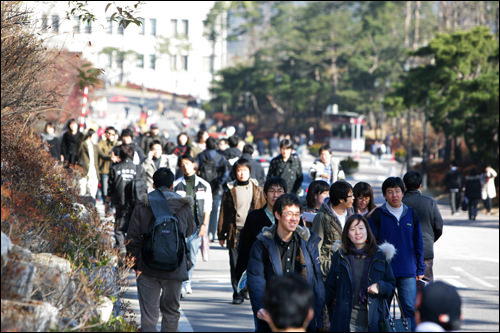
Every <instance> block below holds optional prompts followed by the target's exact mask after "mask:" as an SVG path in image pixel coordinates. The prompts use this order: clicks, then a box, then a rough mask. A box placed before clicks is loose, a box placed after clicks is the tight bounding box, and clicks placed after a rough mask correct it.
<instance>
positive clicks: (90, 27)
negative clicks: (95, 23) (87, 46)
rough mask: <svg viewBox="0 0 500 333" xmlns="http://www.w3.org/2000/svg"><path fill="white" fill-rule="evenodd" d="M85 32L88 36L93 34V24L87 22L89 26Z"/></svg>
mask: <svg viewBox="0 0 500 333" xmlns="http://www.w3.org/2000/svg"><path fill="white" fill-rule="evenodd" d="M85 32H86V33H88V34H91V33H92V22H91V21H88V22H87V25H86V26H85Z"/></svg>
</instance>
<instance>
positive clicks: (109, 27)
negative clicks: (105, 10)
mask: <svg viewBox="0 0 500 333" xmlns="http://www.w3.org/2000/svg"><path fill="white" fill-rule="evenodd" d="M106 21H108V29H107V31H106V33H108V34H112V33H113V21H112V20H111V17H106Z"/></svg>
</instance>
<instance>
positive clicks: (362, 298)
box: [347, 245, 373, 305]
mask: <svg viewBox="0 0 500 333" xmlns="http://www.w3.org/2000/svg"><path fill="white" fill-rule="evenodd" d="M347 257H348V258H349V263H350V264H351V269H352V270H354V258H357V259H360V258H363V257H365V264H364V267H363V275H361V281H360V283H361V285H360V287H359V294H358V304H361V305H363V304H366V301H367V300H368V295H367V290H368V268H369V267H370V263H371V262H372V259H373V257H371V256H369V255H368V253H367V252H366V250H365V247H363V248H362V249H359V250H358V249H356V248H355V247H354V246H352V245H351V246H349V254H348V256H347ZM353 275H354V272H353ZM354 283H357V281H354ZM354 289H356V288H354Z"/></svg>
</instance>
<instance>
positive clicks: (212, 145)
mask: <svg viewBox="0 0 500 333" xmlns="http://www.w3.org/2000/svg"><path fill="white" fill-rule="evenodd" d="M205 144H206V146H207V149H217V141H216V140H215V139H214V138H212V137H209V138H208V139H207V141H206V142H205Z"/></svg>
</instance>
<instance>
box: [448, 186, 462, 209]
mask: <svg viewBox="0 0 500 333" xmlns="http://www.w3.org/2000/svg"><path fill="white" fill-rule="evenodd" d="M453 190H454V189H450V207H451V215H453V214H455V213H456V212H457V207H459V206H460V202H459V201H460V192H458V191H456V192H454V191H453Z"/></svg>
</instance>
